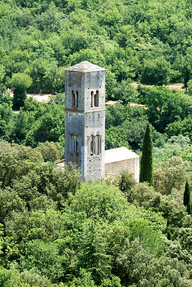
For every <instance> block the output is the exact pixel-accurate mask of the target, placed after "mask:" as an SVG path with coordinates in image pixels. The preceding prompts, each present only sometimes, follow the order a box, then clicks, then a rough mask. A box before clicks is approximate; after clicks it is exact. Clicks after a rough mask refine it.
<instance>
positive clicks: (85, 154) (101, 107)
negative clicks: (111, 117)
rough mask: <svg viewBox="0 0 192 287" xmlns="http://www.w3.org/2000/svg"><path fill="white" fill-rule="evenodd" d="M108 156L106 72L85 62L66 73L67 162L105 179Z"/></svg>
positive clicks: (88, 176)
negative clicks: (106, 149)
mask: <svg viewBox="0 0 192 287" xmlns="http://www.w3.org/2000/svg"><path fill="white" fill-rule="evenodd" d="M104 153H105V69H104V68H101V67H99V66H96V65H94V64H92V63H90V62H88V61H84V62H81V63H79V64H77V65H74V66H72V67H69V68H67V69H66V70H65V162H66V164H68V163H69V162H72V163H76V164H77V165H78V167H81V174H82V178H85V179H92V178H93V179H95V178H104V176H105V155H104Z"/></svg>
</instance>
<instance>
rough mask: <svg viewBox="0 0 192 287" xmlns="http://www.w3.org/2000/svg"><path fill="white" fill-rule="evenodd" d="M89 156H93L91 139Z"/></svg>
mask: <svg viewBox="0 0 192 287" xmlns="http://www.w3.org/2000/svg"><path fill="white" fill-rule="evenodd" d="M90 155H93V138H92V139H91V144H90Z"/></svg>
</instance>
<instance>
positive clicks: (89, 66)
mask: <svg viewBox="0 0 192 287" xmlns="http://www.w3.org/2000/svg"><path fill="white" fill-rule="evenodd" d="M65 70H66V71H77V72H84V73H86V72H97V71H105V70H106V69H105V68H102V67H99V66H97V65H95V64H93V63H90V62H88V61H83V62H80V63H78V64H75V65H73V66H71V67H69V68H66V69H65Z"/></svg>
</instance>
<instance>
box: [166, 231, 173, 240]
mask: <svg viewBox="0 0 192 287" xmlns="http://www.w3.org/2000/svg"><path fill="white" fill-rule="evenodd" d="M167 239H168V240H172V234H171V231H170V229H169V228H167Z"/></svg>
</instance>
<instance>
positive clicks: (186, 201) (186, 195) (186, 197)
mask: <svg viewBox="0 0 192 287" xmlns="http://www.w3.org/2000/svg"><path fill="white" fill-rule="evenodd" d="M183 204H184V205H185V206H187V212H188V213H189V214H191V191H190V187H189V183H188V181H186V184H185V191H184V196H183Z"/></svg>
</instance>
